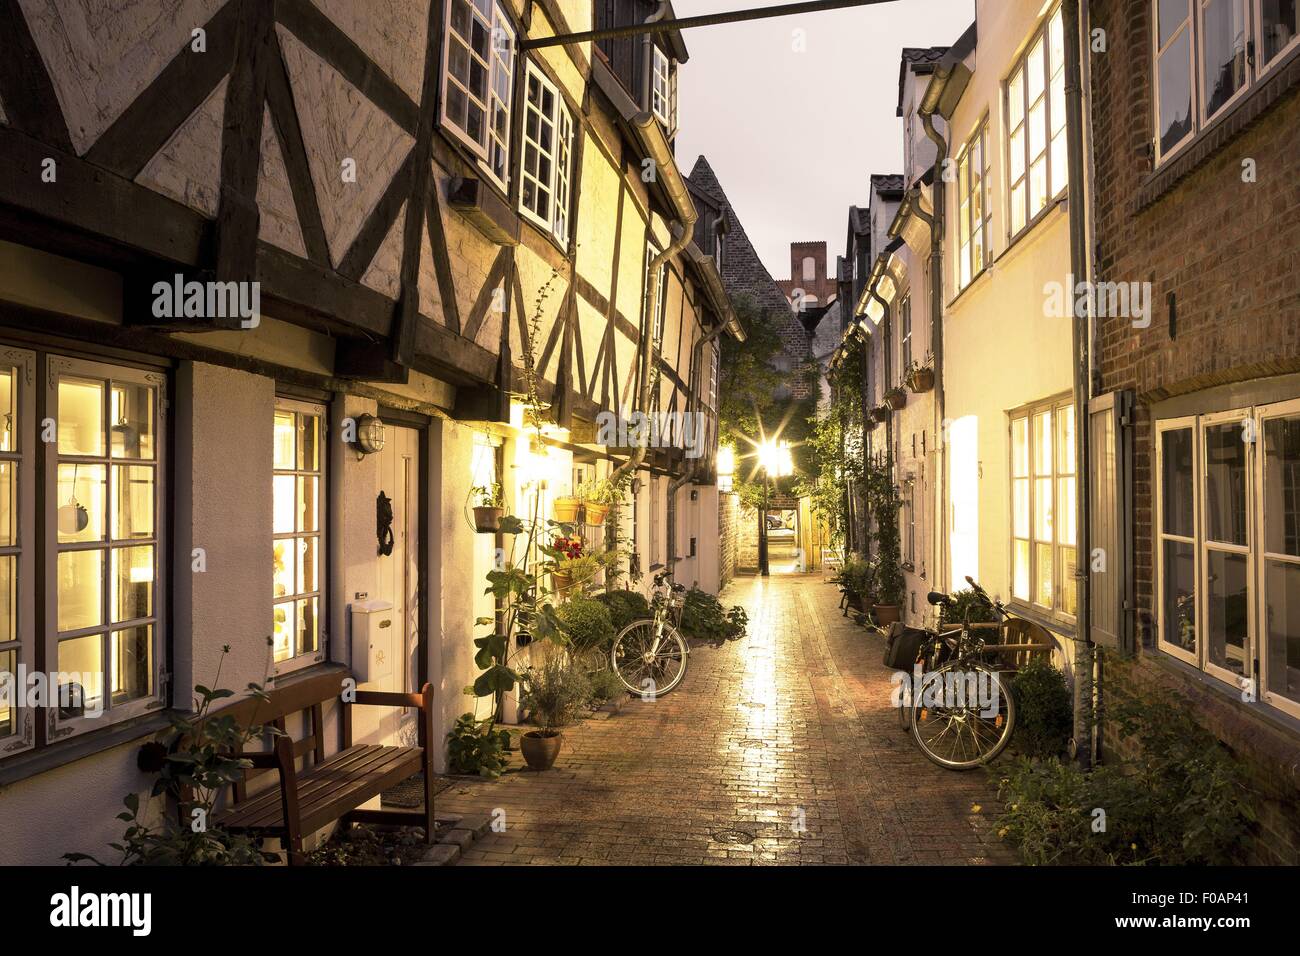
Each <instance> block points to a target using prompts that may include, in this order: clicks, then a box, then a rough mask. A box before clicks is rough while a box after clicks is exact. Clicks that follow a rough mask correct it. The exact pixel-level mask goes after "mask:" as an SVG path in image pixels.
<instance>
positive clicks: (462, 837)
mask: <svg viewBox="0 0 1300 956" xmlns="http://www.w3.org/2000/svg"><path fill="white" fill-rule="evenodd" d="M474 840H475V835H474V831H473V830H461V829H459V828H457V829H454V830H448V831H447V832H446V833H444V834H443V835H442V836H440V837H439V838H438V842H439V843H454V844H455V845H456V846H458V847H460V848H461V849H462V850H466V849H468V848H469V847H470V846H471V845H472V844H473V842H474Z"/></svg>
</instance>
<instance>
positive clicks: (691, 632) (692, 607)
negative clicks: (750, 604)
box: [680, 588, 749, 641]
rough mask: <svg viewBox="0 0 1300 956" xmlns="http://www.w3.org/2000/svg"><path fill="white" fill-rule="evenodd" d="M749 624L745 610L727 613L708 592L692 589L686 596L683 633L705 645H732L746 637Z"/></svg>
mask: <svg viewBox="0 0 1300 956" xmlns="http://www.w3.org/2000/svg"><path fill="white" fill-rule="evenodd" d="M748 621H749V618H748V616H747V615H746V614H745V611H744V608H741V607H739V606H737V607H733V608H731V610H730V611H724V610H723V609H722V604H721V602H719V601H718V599H717V598H715V597H714V596H713V595H712V594H710V593H709V592H708V591H701V590H700V589H699V588H691V589H690V590H689V591H687V592H686V603H685V604H684V605H683V607H682V620H681V625H680V629H681V632H682V633H683V634H685V635H687V636H689V637H697V638H700V639H701V640H705V641H730V640H735V639H736V638H738V637H743V636H744V635H745V625H746V624H747V623H748Z"/></svg>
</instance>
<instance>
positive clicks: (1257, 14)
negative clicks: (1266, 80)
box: [1251, 0, 1300, 80]
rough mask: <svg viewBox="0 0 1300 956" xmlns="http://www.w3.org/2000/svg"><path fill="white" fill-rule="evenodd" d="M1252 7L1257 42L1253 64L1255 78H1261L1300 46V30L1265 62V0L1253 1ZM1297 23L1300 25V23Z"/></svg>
mask: <svg viewBox="0 0 1300 956" xmlns="http://www.w3.org/2000/svg"><path fill="white" fill-rule="evenodd" d="M1251 8H1252V9H1251V13H1252V14H1253V21H1252V22H1253V25H1254V31H1255V35H1254V36H1253V40H1254V42H1255V62H1254V63H1253V66H1254V67H1255V79H1256V80H1260V79H1263V77H1264V75H1265V74H1267V73H1268V72H1270V71H1271V70H1273V69H1275V68H1276V67H1277V65H1278V64H1279V63H1281V62H1283V61H1284V60H1285V59H1286V58H1287V56H1288V55H1290V53H1291V52H1292V51H1293V50H1294V49H1295V48H1296V47H1297V46H1300V30H1296V31H1295V33H1293V34H1291V39H1290V40H1288V41H1287V42H1286V46H1284V47H1281V48H1280V49H1279V50H1278V51H1277V52H1276V53H1275V54H1273V58H1272V59H1271V60H1269V61H1268V62H1267V63H1265V62H1264V60H1263V55H1264V54H1263V43H1264V37H1263V30H1264V0H1254V2H1253V3H1251ZM1297 25H1298V26H1300V24H1297Z"/></svg>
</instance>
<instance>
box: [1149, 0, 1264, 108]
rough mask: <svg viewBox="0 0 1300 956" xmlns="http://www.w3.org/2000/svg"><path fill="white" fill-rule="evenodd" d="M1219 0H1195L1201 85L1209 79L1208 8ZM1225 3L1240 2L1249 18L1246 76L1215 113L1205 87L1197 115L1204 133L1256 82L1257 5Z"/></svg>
mask: <svg viewBox="0 0 1300 956" xmlns="http://www.w3.org/2000/svg"><path fill="white" fill-rule="evenodd" d="M1218 2H1220V0H1193V3H1195V5H1196V44H1195V46H1196V59H1197V61H1198V63H1199V68H1198V69H1197V70H1196V73H1195V79H1196V84H1197V86H1198V87H1199V86H1200V85H1201V83H1202V82H1204V80H1205V75H1204V74H1205V67H1206V63H1205V34H1206V30H1205V10H1206V8H1207V7H1208V6H1209V5H1210V4H1211V3H1218ZM1223 2H1227V3H1235V4H1236V5H1237V8H1238V9H1239V10H1241V12H1242V14H1243V15H1244V18H1245V23H1246V36H1245V41H1244V42H1245V49H1244V50H1243V51H1242V53H1243V55H1244V56H1245V58H1246V64H1245V79H1244V80H1243V82H1242V84H1241V87H1240V88H1239V89H1238V90H1237V91H1236V92H1234V93H1233V94H1232V95H1231V96H1230V97H1228V98H1227V99H1226V100H1224V101H1223V103H1222V104H1221V105H1220V106H1219V108H1218V109H1217V110H1215V111H1214V112H1213V113H1208V112H1207V110H1208V109H1209V96H1208V90H1204V89H1202V90H1201V95H1200V96H1198V97H1197V107H1196V116H1197V119H1198V121H1199V122H1198V123H1197V132H1200V130H1202V129H1205V128H1207V127H1208V126H1209V125H1210V124H1211V123H1213V122H1215V121H1216V120H1217V119H1219V117H1221V116H1224V115H1226V114H1227V112H1228V111H1229V110H1230V109H1232V106H1233V104H1234V103H1236V102H1237V101H1238V100H1240V99H1241V98H1242V97H1243V96H1245V95H1246V94H1247V93H1248V92H1250V90H1251V89H1252V88H1253V87H1254V85H1255V76H1254V73H1255V62H1254V61H1255V58H1256V55H1255V53H1254V52H1252V51H1255V50H1257V48H1258V44H1256V43H1255V32H1256V29H1257V26H1258V24H1257V23H1255V22H1253V18H1254V9H1253V7H1254V4H1253V3H1248V2H1247V0H1223ZM1153 32H1154V31H1153Z"/></svg>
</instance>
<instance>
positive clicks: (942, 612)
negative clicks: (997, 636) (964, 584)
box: [939, 588, 997, 625]
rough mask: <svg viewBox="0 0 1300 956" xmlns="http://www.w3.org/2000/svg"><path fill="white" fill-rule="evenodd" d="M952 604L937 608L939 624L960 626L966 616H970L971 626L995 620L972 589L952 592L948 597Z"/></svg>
mask: <svg viewBox="0 0 1300 956" xmlns="http://www.w3.org/2000/svg"><path fill="white" fill-rule="evenodd" d="M950 597H951V599H952V603H951V604H948V605H941V606H940V608H939V623H940V624H941V625H943V624H961V623H963V622H964V621H965V620H966V614H967V613H968V612H969V614H970V622H971V623H972V624H981V623H992V622H994V621H996V620H997V616H996V615H995V614H994V613H993V609H992V608H990V607H989V606H988V605H987V604H985V603H984V602H983V601H982V600H980V597H979V595H978V594H976V593H975V590H974V588H963V589H962V590H960V591H954V592H953V593H952V594H951V595H950Z"/></svg>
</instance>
